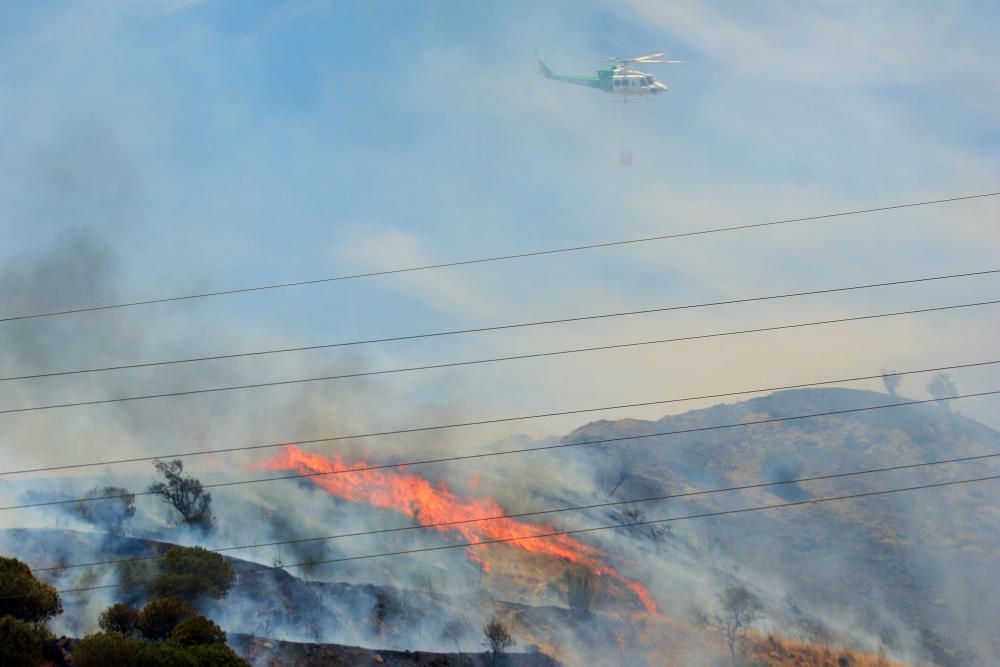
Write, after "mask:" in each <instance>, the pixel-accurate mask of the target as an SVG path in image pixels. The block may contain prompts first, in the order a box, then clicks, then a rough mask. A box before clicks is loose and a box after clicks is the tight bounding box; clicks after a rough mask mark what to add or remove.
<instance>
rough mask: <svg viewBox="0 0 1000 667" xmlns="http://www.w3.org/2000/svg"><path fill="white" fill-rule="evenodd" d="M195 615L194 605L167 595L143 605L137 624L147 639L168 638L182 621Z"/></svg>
mask: <svg viewBox="0 0 1000 667" xmlns="http://www.w3.org/2000/svg"><path fill="white" fill-rule="evenodd" d="M194 615H195V611H194V607H192V606H191V605H190V604H189V603H188V602H185V601H184V600H178V599H177V598H172V597H166V598H161V599H159V600H153V601H152V602H150V603H149V604H147V605H146V606H145V607H143V608H142V611H141V612H139V617H138V619H136V624H135V625H136V628H137V629H138V630H139V632H141V633H142V636H143V637H145V638H146V639H152V640H159V639H166V638H167V637H169V636H170V633H171V632H173V630H174V628H176V627H177V625H178V624H179V623H180V622H181V621H183V620H184V619H186V618H190V617H192V616H194Z"/></svg>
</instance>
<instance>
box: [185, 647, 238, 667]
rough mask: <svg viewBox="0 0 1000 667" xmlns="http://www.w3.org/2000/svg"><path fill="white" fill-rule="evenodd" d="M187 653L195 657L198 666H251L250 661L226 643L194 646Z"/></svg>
mask: <svg viewBox="0 0 1000 667" xmlns="http://www.w3.org/2000/svg"><path fill="white" fill-rule="evenodd" d="M186 653H187V654H188V655H189V656H191V657H192V658H194V661H195V664H196V665H198V667H250V663H249V662H247V661H246V660H244V659H243V658H241V657H240V656H238V655H236V653H235V652H234V651H233V649H231V648H229V647H228V646H226V645H225V644H211V645H203V646H192V647H190V648H188V649H187V651H186Z"/></svg>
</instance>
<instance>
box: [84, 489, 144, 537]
mask: <svg viewBox="0 0 1000 667" xmlns="http://www.w3.org/2000/svg"><path fill="white" fill-rule="evenodd" d="M95 498H101V500H95ZM76 513H77V514H78V515H79V516H80V518H81V519H83V520H84V521H86V522H88V523H92V524H94V525H95V526H97V527H98V528H101V529H103V530H105V531H107V532H108V533H110V534H112V535H121V534H122V533H124V530H125V526H124V524H125V522H126V521H128V520H129V519H131V518H132V517H133V516H135V494H134V493H129V490H128V489H123V488H122V487H120V486H95V487H94V488H92V489H91V490H90V491H87V493H85V494H84V495H83V498H81V499H80V500H78V501H77V503H76Z"/></svg>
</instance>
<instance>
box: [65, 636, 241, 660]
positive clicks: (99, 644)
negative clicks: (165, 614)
mask: <svg viewBox="0 0 1000 667" xmlns="http://www.w3.org/2000/svg"><path fill="white" fill-rule="evenodd" d="M73 660H74V662H75V663H76V665H77V667H249V663H247V662H246V661H245V660H243V659H241V658H240V657H239V656H237V655H236V654H235V653H234V652H233V650H232V649H231V648H229V647H228V646H224V645H222V644H212V645H211V646H189V647H186V646H180V645H179V644H174V643H171V642H148V641H144V640H141V639H133V638H129V637H123V636H122V635H120V634H118V633H117V632H99V633H97V634H93V635H88V636H87V637H84V638H83V639H82V640H80V643H79V644H77V645H76V648H75V649H74V650H73Z"/></svg>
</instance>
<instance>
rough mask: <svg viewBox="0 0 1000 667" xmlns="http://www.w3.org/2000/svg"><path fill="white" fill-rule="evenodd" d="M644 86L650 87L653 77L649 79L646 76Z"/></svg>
mask: <svg viewBox="0 0 1000 667" xmlns="http://www.w3.org/2000/svg"><path fill="white" fill-rule="evenodd" d="M646 85H647V86H652V85H653V77H651V76H647V77H646Z"/></svg>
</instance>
